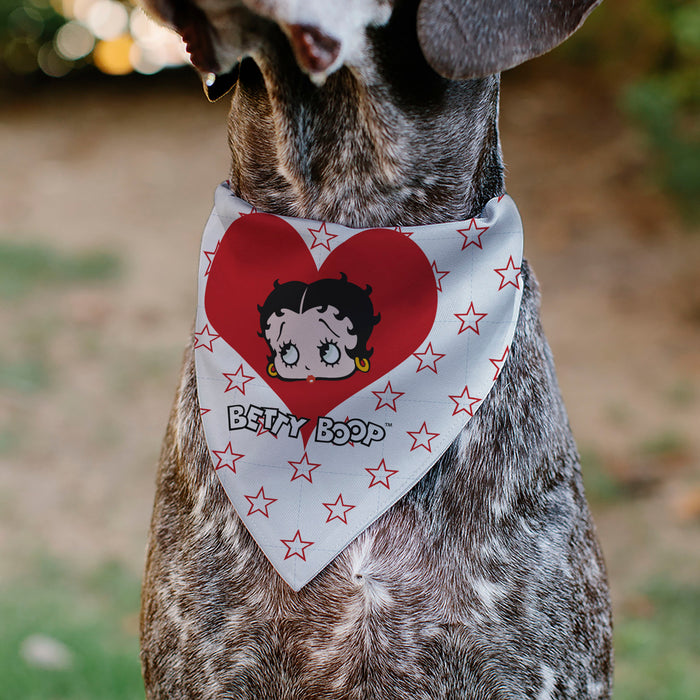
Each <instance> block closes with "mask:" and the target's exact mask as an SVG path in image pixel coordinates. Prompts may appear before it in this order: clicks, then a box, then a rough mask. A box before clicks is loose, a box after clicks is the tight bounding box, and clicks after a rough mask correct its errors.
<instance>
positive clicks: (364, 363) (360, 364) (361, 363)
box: [355, 357, 369, 372]
mask: <svg viewBox="0 0 700 700" xmlns="http://www.w3.org/2000/svg"><path fill="white" fill-rule="evenodd" d="M355 367H356V368H357V369H359V370H360V372H369V360H368V359H367V358H366V357H363V358H362V359H360V358H359V357H356V358H355Z"/></svg>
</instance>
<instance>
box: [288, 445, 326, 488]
mask: <svg viewBox="0 0 700 700" xmlns="http://www.w3.org/2000/svg"><path fill="white" fill-rule="evenodd" d="M288 463H289V466H290V467H294V476H293V477H292V478H291V479H290V481H295V480H296V479H301V478H302V477H303V478H304V479H306V480H307V481H308V482H309V483H310V484H313V480H312V479H311V472H312V471H313V470H314V469H318V468H319V467H320V466H321V465H320V463H319V464H316V463H315V462H309V457H308V455H307V454H306V452H304V456H303V457H302V458H301V459H300V460H299V461H298V462H292V461H291V460H288ZM296 464H298V465H299V466H301V465H302V464H306V466H307V467H311V469H298V468H297V467H296V466H294V465H296Z"/></svg>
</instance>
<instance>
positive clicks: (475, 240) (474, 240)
mask: <svg viewBox="0 0 700 700" xmlns="http://www.w3.org/2000/svg"><path fill="white" fill-rule="evenodd" d="M472 230H476V231H478V232H479V233H478V234H477V235H476V236H474V235H473V234H472V235H471V236H470V235H469V234H468V233H467V232H468V231H472ZM488 230H489V227H488V226H477V225H476V219H471V220H470V221H469V226H467V228H458V229H457V233H459V235H460V236H462V237H463V238H464V243H462V250H466V249H467V248H468V247H469V246H470V245H475V246H476V247H477V248H481V250H483V249H484V247H483V246H482V245H481V236H482V235H483V234H484V233H486V231H488ZM470 239H471V240H470Z"/></svg>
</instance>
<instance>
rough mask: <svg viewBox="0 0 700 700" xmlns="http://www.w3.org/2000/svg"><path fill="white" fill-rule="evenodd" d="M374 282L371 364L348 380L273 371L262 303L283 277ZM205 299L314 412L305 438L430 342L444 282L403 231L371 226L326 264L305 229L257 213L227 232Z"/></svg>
mask: <svg viewBox="0 0 700 700" xmlns="http://www.w3.org/2000/svg"><path fill="white" fill-rule="evenodd" d="M343 274H344V275H346V276H347V278H348V280H349V281H350V282H352V283H353V284H355V285H358V286H359V287H361V288H363V289H364V288H365V287H366V286H367V285H370V286H371V288H372V292H371V295H370V298H371V301H372V304H373V307H374V313H375V314H380V315H381V320H380V321H379V322H378V323H377V324H376V325H375V326H374V328H373V330H372V333H371V335H370V337H369V341H368V342H367V347H369V348H373V349H374V351H373V354H372V356H371V360H370V369H369V371H367V372H361V371H356V372H354V373H353V374H352V375H351V376H349V377H347V378H345V379H340V380H334V381H332V380H323V379H319V380H317V381H314V382H307V381H283V380H281V379H280V378H279V377H271V376H270V375H269V374H268V372H267V366H268V356H269V354H270V349H269V348H268V345H267V342H266V341H265V339H264V338H263V337H261V336H260V330H261V329H260V313H259V311H258V306H259V305H262V304H263V303H264V301H265V299H266V298H267V296H268V295H269V294H270V292H271V291H272V290H273V288H274V285H275V282H277V281H279V283H285V282H288V281H292V280H295V281H300V282H304V283H306V284H310V283H311V282H315V281H317V280H321V279H339V278H340V277H341V275H343ZM204 306H205V309H206V313H207V317H208V319H209V322H210V323H211V324H212V325H213V326H214V328H215V329H216V332H217V333H219V335H220V336H221V337H222V338H223V339H224V340H225V341H226V342H227V343H228V344H229V345H230V346H231V347H232V348H233V349H234V350H236V351H237V352H238V353H239V354H240V355H241V356H242V357H243V358H244V359H245V361H246V362H247V363H248V364H249V365H250V366H251V367H252V368H253V369H254V370H255V371H256V372H257V373H258V374H259V375H260V376H261V377H262V378H263V379H264V380H265V381H266V382H267V383H268V385H269V386H270V388H271V389H272V390H273V391H274V392H275V393H276V394H277V396H279V398H280V399H281V400H282V401H283V402H284V404H285V405H286V406H287V408H288V409H289V410H290V411H291V412H292V413H293V414H294V415H296V416H300V417H301V416H303V417H305V418H309V423H307V424H306V425H305V426H304V428H305V430H302V433H303V434H304V441H305V442H306V440H307V439H308V435H309V434H310V432H311V430H312V429H313V427H314V426H315V424H316V419H317V418H318V417H319V416H324V415H326V414H327V413H328V412H329V411H330V410H331V409H333V408H334V407H335V406H337V405H338V404H340V403H342V402H343V401H345V400H346V399H347V398H349V397H351V396H352V395H353V394H355V393H357V392H358V391H360V390H361V389H363V388H364V387H366V386H367V385H369V384H371V383H373V382H375V381H376V380H377V379H379V378H381V377H382V376H383V375H385V374H386V373H387V372H390V371H391V370H392V369H393V368H394V367H396V366H397V365H399V364H400V363H401V362H403V360H405V359H406V358H407V357H408V356H409V355H410V354H411V353H412V352H414V351H415V350H416V349H417V348H418V346H419V345H420V344H421V343H422V342H423V340H424V339H425V337H426V336H427V335H428V333H429V332H430V329H431V328H432V326H433V323H434V321H435V313H436V310H437V288H436V284H435V277H434V275H433V271H432V268H431V266H430V263H429V262H428V259H427V258H426V257H425V254H424V253H423V251H422V250H421V249H420V247H419V246H418V245H416V244H415V243H414V242H413V241H412V240H411V239H410V238H408V237H407V236H405V235H404V234H401V233H399V232H397V231H391V230H387V229H368V230H366V231H361V232H360V233H357V234H355V235H354V236H352V237H351V238H350V239H348V240H346V241H345V242H344V243H342V244H340V245H339V246H338V247H337V248H335V250H333V251H332V252H331V253H330V254H329V255H328V257H327V258H326V260H325V261H324V263H323V264H322V265H321V267H320V269H318V268H317V267H316V263H315V262H314V259H313V257H312V256H311V253H310V251H309V249H308V247H307V246H306V244H305V243H304V241H303V239H302V238H301V236H300V235H299V234H298V233H297V232H296V231H295V230H294V228H293V227H292V226H291V225H290V224H288V223H287V222H286V221H284V220H283V219H280V218H279V217H277V216H273V215H271V214H249V215H247V216H244V217H241V218H240V219H237V220H236V221H234V222H233V223H232V224H231V226H229V228H228V230H227V231H226V234H225V235H224V237H223V238H222V240H221V242H220V244H219V247H218V251H217V253H216V256H215V258H214V261H213V263H212V265H211V269H210V272H209V276H208V277H207V285H206V292H205V297H204Z"/></svg>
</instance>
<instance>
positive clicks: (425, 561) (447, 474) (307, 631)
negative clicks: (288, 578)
mask: <svg viewBox="0 0 700 700" xmlns="http://www.w3.org/2000/svg"><path fill="white" fill-rule="evenodd" d="M595 4H597V3H596V2H594V0H587V1H586V0H558V1H557V2H551V1H550V0H513V1H512V2H508V3H506V2H501V0H422V3H421V4H420V6H418V2H417V0H395V2H390V1H389V0H343V2H339V1H338V0H297V1H296V2H294V1H293V0H196V2H195V3H193V2H191V1H190V0H148V1H147V5H148V7H149V9H150V10H151V11H152V12H153V13H154V14H156V15H157V16H158V17H160V18H161V20H163V21H164V22H166V23H169V24H171V25H172V26H174V27H175V28H176V29H177V30H178V31H180V33H181V34H182V35H183V36H184V37H185V39H186V40H187V42H188V46H189V48H190V51H191V53H192V57H193V62H194V63H195V65H196V66H197V67H198V68H200V70H201V71H202V72H203V73H209V72H214V73H217V74H218V76H219V77H218V78H217V82H215V83H214V84H213V85H212V86H210V90H212V92H213V93H214V94H217V93H218V92H221V91H222V89H220V88H219V85H220V84H221V83H223V84H224V87H226V86H228V82H230V83H234V84H235V87H234V92H233V101H232V108H231V113H230V120H229V143H230V146H231V156H232V164H231V172H230V174H229V178H230V181H231V187H232V189H233V191H234V192H235V194H237V195H238V196H240V197H242V198H243V199H245V200H247V201H248V202H250V203H251V204H253V205H254V206H255V207H257V208H258V209H259V210H261V211H267V212H272V213H277V214H284V215H289V216H298V217H306V218H313V219H317V220H331V221H335V222H338V223H342V224H345V225H348V226H356V227H361V226H364V227H373V226H382V225H383V226H396V225H415V224H427V223H438V222H442V221H451V220H463V219H466V218H469V217H471V216H475V215H477V214H478V213H479V212H480V210H481V209H482V207H483V206H484V204H485V203H486V202H487V201H488V200H489V199H490V198H491V197H493V196H495V195H499V194H501V193H503V191H504V182H503V164H502V160H501V151H500V144H499V138H498V128H497V116H498V91H499V80H498V77H497V76H496V75H489V73H494V72H496V71H498V70H501V69H505V68H507V67H510V66H511V65H514V64H516V63H518V62H520V61H522V60H526V59H527V58H529V57H531V56H533V55H536V54H538V53H541V52H543V51H546V50H548V49H549V48H551V46H553V45H555V44H556V43H558V42H559V41H561V40H563V39H564V38H565V37H566V36H567V35H568V34H570V33H571V32H572V31H574V30H575V29H576V27H577V26H578V24H580V22H581V21H582V19H583V17H584V16H585V15H586V13H587V12H588V11H589V10H590V9H591V7H592V6H593V5H595ZM299 26H301V27H308V26H313V27H314V28H316V33H315V34H311V35H309V34H307V35H305V36H304V37H302V38H301V39H300V38H299V37H300V34H299V31H297V30H295V28H298V27H299ZM309 36H310V37H311V38H309ZM319 36H320V37H321V38H320V39H318V37H319ZM328 38H330V39H331V41H326V39H328ZM317 39H318V40H319V41H322V42H325V43H321V44H320V45H319V46H316V45H315V43H314V42H316V40H317ZM329 46H330V49H328V50H326V49H327V48H328V47H329ZM317 49H318V51H319V52H320V55H321V59H322V60H321V62H322V63H323V66H322V67H321V68H320V69H319V68H318V66H317V65H316V64H313V61H314V60H315V58H314V55H315V54H313V52H315V51H316V50H317ZM309 50H310V51H311V52H312V54H313V55H311V57H310V56H309ZM324 51H325V53H324ZM241 59H242V62H241V63H240V67H239V68H238V67H237V66H238V65H239V61H241ZM312 64H313V65H312ZM230 71H233V75H232V76H228V77H227V74H228V73H229V72H230ZM309 78H311V80H310V79H309ZM226 81H228V82H226ZM522 280H523V284H524V294H523V299H522V307H521V312H520V318H519V321H518V325H517V329H516V332H515V337H514V340H513V344H512V348H511V353H510V357H509V360H508V362H507V363H506V364H505V366H504V368H503V370H502V372H501V374H500V376H499V378H498V380H497V381H496V384H495V386H494V387H493V389H492V391H491V393H490V394H489V396H488V397H487V398H486V400H485V401H484V402H483V404H482V405H481V407H480V408H479V410H478V411H477V412H476V414H475V415H474V417H473V418H472V419H471V421H470V422H469V423H468V425H467V426H466V428H465V429H464V430H463V431H462V433H461V434H460V436H459V437H458V438H457V440H456V441H455V442H454V443H453V445H452V446H451V447H450V448H449V449H448V451H447V452H446V453H445V454H444V455H443V456H442V458H441V459H440V460H439V462H438V463H437V464H436V465H435V466H434V467H433V468H432V469H431V470H430V471H429V472H428V474H427V475H426V476H425V477H424V478H423V480H422V481H420V482H419V483H418V484H417V485H416V486H415V487H414V488H413V489H412V490H411V491H410V492H409V493H408V494H407V495H406V496H405V497H404V498H403V499H401V500H400V501H399V502H398V503H397V504H396V505H395V506H394V507H393V508H391V509H390V510H389V511H388V512H387V513H386V514H385V515H383V516H382V517H381V518H379V520H377V521H376V522H375V523H374V524H373V525H372V526H371V527H369V528H368V529H367V530H366V531H365V532H364V533H363V534H362V535H361V536H360V537H359V538H358V539H357V540H355V541H354V542H353V543H352V544H351V545H350V546H348V547H347V549H346V550H345V551H344V552H343V553H342V554H340V555H339V556H338V557H337V558H336V559H335V561H333V562H332V563H331V564H329V565H328V566H327V567H326V569H324V571H323V572H322V573H321V574H319V575H318V576H317V577H316V578H315V579H314V580H312V581H311V582H310V583H309V584H307V585H306V586H305V587H304V588H302V589H301V590H300V591H299V592H297V593H295V592H294V591H292V590H291V589H290V588H289V587H288V586H287V585H286V584H285V583H284V582H283V581H282V579H281V578H280V577H279V576H278V574H277V573H275V571H274V570H273V569H272V567H271V566H270V564H269V563H268V562H267V560H266V559H265V557H264V556H263V554H262V553H261V551H260V549H259V548H258V547H257V546H256V545H255V543H254V542H253V540H252V539H251V537H250V535H249V534H248V532H247V530H246V529H245V527H244V526H243V524H242V523H241V521H240V519H239V518H238V516H237V515H236V513H235V511H234V510H233V508H232V506H231V504H230V503H229V501H228V499H227V497H226V495H225V493H224V491H223V489H222V487H221V486H220V484H219V482H218V479H217V477H216V475H215V472H214V470H213V468H212V464H211V461H210V457H209V453H208V451H207V447H206V443H205V440H204V434H203V431H202V426H201V422H200V416H199V407H198V402H197V392H196V382H195V373H194V360H193V351H192V345H190V346H189V347H188V349H187V351H186V354H185V361H184V368H183V373H182V380H181V383H180V387H179V389H178V391H177V396H176V399H175V403H174V407H173V410H172V413H171V416H170V422H169V425H168V429H167V434H166V437H165V442H164V445H163V451H162V455H161V460H160V467H159V472H158V480H157V492H156V498H155V506H154V511H153V521H152V527H151V536H150V542H149V548H148V560H147V565H146V575H145V580H144V588H143V607H142V615H141V642H142V662H143V673H144V679H145V684H146V692H147V696H148V698H151V699H156V698H158V699H165V698H168V699H171V700H172V699H174V698H202V699H205V698H211V699H214V698H217V699H221V698H242V699H251V700H252V699H261V700H269V699H280V700H306V699H312V698H322V699H324V700H351V699H357V700H360V699H363V700H364V699H375V698H376V699H379V698H381V699H386V700H393V699H399V698H406V699H408V698H411V699H412V700H413V699H419V698H425V699H428V698H429V699H437V698H444V699H464V700H495V699H497V698H504V699H505V698H508V699H516V698H517V699H533V700H534V699H536V700H548V699H554V698H570V699H574V698H575V699H576V700H583V699H591V700H593V699H597V698H601V699H602V698H609V697H610V692H611V672H612V652H611V615H610V604H609V598H608V589H607V582H606V574H605V568H604V564H603V560H602V557H601V553H600V548H599V545H598V542H597V540H596V535H595V529H594V526H593V523H592V521H591V517H590V513H589V510H588V506H587V504H586V500H585V496H584V492H583V486H582V483H581V474H580V468H579V459H578V455H577V452H576V447H575V444H574V441H573V438H572V435H571V432H570V429H569V426H568V421H567V416H566V412H565V409H564V406H563V404H562V400H561V397H560V394H559V389H558V386H557V381H556V377H555V374H554V368H553V363H552V357H551V354H550V350H549V347H548V345H547V342H546V340H545V337H544V335H543V332H542V328H541V325H540V321H539V292H538V288H537V283H536V281H535V278H534V276H533V274H532V272H531V271H530V268H529V267H528V265H527V263H523V268H522Z"/></svg>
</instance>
